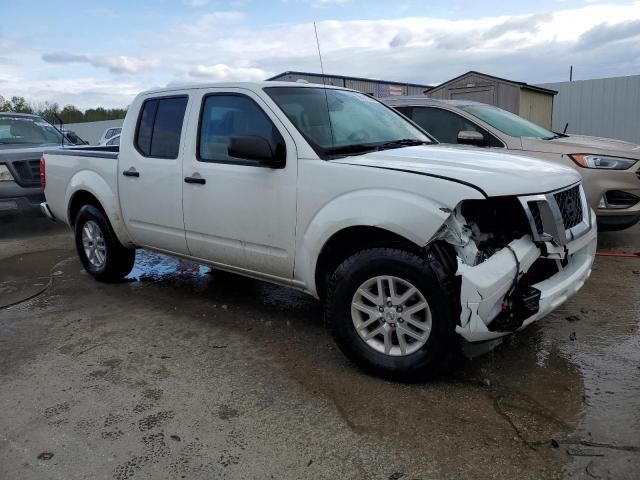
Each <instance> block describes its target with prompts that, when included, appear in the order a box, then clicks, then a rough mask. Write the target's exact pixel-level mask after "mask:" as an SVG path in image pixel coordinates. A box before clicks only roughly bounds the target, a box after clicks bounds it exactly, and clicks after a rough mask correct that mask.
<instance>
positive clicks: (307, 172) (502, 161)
mask: <svg viewBox="0 0 640 480" xmlns="http://www.w3.org/2000/svg"><path fill="white" fill-rule="evenodd" d="M41 168H42V172H41V176H42V182H43V186H44V188H45V196H46V200H47V202H46V203H44V204H43V205H42V209H43V211H44V212H45V213H46V214H47V215H49V216H50V217H52V218H55V219H59V220H61V221H63V222H66V223H68V224H69V225H71V226H73V227H74V229H75V239H76V247H77V250H78V254H79V256H80V259H81V261H82V263H83V265H84V267H85V269H86V270H87V271H88V272H89V273H90V274H91V275H93V276H94V277H95V278H96V279H98V280H102V281H118V280H121V279H122V278H123V277H125V276H126V275H127V274H128V273H129V272H130V270H131V268H132V267H133V264H134V260H135V248H148V249H153V250H157V251H160V252H164V253H168V254H171V255H178V256H181V257H185V258H189V259H192V260H195V261H196V262H201V263H205V264H209V265H211V266H213V267H215V268H219V269H222V270H228V271H231V272H236V273H239V274H242V275H247V276H251V277H255V278H259V279H263V280H267V281H270V282H276V283H279V284H283V285H288V286H291V287H293V288H297V289H300V290H303V291H305V292H307V293H309V294H311V295H313V296H315V297H317V298H319V299H321V300H322V301H323V302H324V305H325V307H326V309H325V311H326V315H327V317H328V319H329V320H330V322H331V325H332V331H333V334H334V336H335V339H336V341H337V343H338V345H339V346H340V348H341V349H342V351H343V352H344V353H345V354H346V355H347V356H348V357H349V358H350V359H351V360H352V361H353V362H354V363H356V364H357V365H358V366H360V367H361V368H363V369H365V370H366V371H367V372H370V373H373V374H375V375H379V376H384V377H388V378H389V377H390V378H395V379H401V380H407V381H411V380H422V379H426V378H430V377H433V376H434V375H437V374H440V373H442V372H443V371H445V370H446V369H447V368H448V367H450V366H451V365H452V363H453V360H454V358H455V356H456V354H457V353H458V352H459V351H460V347H461V346H462V345H465V344H469V343H470V344H478V343H482V342H485V344H486V343H496V340H497V339H500V338H501V337H504V336H505V335H508V334H509V333H511V332H514V331H516V330H519V329H521V328H524V327H525V326H526V325H528V324H530V323H531V322H533V321H535V320H538V319H539V318H541V317H543V316H545V315H546V314H548V313H549V312H550V311H552V310H553V309H555V308H556V307H558V305H560V304H561V303H562V302H564V301H565V300H567V298H569V297H570V296H572V295H573V294H574V293H575V292H576V291H577V290H578V289H579V288H580V287H581V286H582V285H583V283H584V282H585V280H586V279H587V278H588V277H589V275H590V273H591V265H592V262H593V258H594V254H595V248H596V228H595V222H594V215H593V212H592V211H591V209H590V208H589V207H588V205H587V201H586V198H585V194H584V191H583V188H582V185H581V183H580V176H579V175H578V174H577V173H576V172H575V171H573V170H572V169H569V168H566V167H562V166H557V165H554V164H551V163H547V162H544V161H539V160H535V159H531V158H526V157H522V158H514V157H513V156H512V155H502V154H500V153H495V152H483V151H478V150H472V149H464V148H455V147H445V146H440V145H436V144H435V142H433V141H432V139H431V138H430V137H429V136H428V135H426V134H425V133H424V132H423V131H422V130H420V129H419V128H418V127H417V126H416V125H415V124H413V123H411V121H409V120H407V119H406V118H404V117H403V116H401V115H399V114H397V113H396V112H395V111H394V110H392V109H391V108H389V107H387V106H385V105H383V104H382V103H380V102H378V101H377V100H375V99H373V98H371V97H369V96H367V95H364V94H361V93H359V92H355V91H351V90H347V89H341V88H333V87H331V88H329V87H327V88H324V87H323V86H319V85H310V84H292V83H279V82H264V83H229V84H215V85H207V86H202V85H199V86H194V87H190V88H187V87H185V88H174V89H161V90H155V91H149V92H145V93H142V94H140V95H138V96H137V97H136V99H135V100H134V101H133V103H132V105H131V107H130V108H129V111H128V113H127V117H126V119H125V121H124V125H123V127H122V136H121V143H120V147H119V151H118V149H117V148H111V149H110V148H95V147H94V148H93V150H91V149H86V148H68V149H65V150H63V151H52V152H48V153H45V154H44V155H43V158H42V161H41Z"/></svg>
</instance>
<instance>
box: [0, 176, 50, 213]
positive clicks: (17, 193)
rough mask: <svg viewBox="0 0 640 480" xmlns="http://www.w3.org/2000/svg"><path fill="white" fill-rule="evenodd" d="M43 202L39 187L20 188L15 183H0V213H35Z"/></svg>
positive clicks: (42, 194)
mask: <svg viewBox="0 0 640 480" xmlns="http://www.w3.org/2000/svg"><path fill="white" fill-rule="evenodd" d="M43 201H44V193H43V192H42V188H40V187H21V186H20V185H18V184H17V183H16V182H12V181H9V182H7V181H4V182H0V212H8V211H14V212H15V211H20V212H37V211H39V210H40V203H41V202H43Z"/></svg>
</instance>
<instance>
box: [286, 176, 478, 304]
mask: <svg viewBox="0 0 640 480" xmlns="http://www.w3.org/2000/svg"><path fill="white" fill-rule="evenodd" d="M471 195H473V194H471ZM463 199H464V198H460V199H459V200H463ZM459 200H458V201H459ZM456 204H457V201H456ZM454 207H455V205H447V204H445V203H443V202H440V201H437V200H434V199H431V198H428V197H426V196H421V195H417V194H413V193H410V192H406V191H401V190H391V189H382V188H375V189H365V190H358V191H354V192H349V193H347V194H345V195H342V196H340V197H337V198H335V199H333V200H332V201H331V202H329V203H328V204H326V205H325V206H324V207H322V208H321V209H320V210H319V211H318V212H317V213H316V214H315V215H314V216H313V218H312V219H311V220H310V221H309V222H308V224H307V225H306V228H304V230H303V232H304V233H303V234H302V235H301V237H299V240H298V248H297V254H296V267H295V268H296V271H295V276H296V278H297V279H299V280H301V281H302V282H303V283H304V284H305V286H306V289H307V290H308V291H309V292H310V293H312V294H313V295H315V296H316V297H321V296H322V293H323V292H322V291H321V290H319V289H318V279H319V278H320V277H319V275H320V273H319V270H318V266H320V271H322V268H324V269H325V271H326V268H327V258H329V259H333V258H334V257H333V254H328V253H327V252H328V251H331V250H332V249H333V250H335V245H337V244H339V243H340V241H341V240H342V241H346V242H347V244H348V246H349V248H346V247H345V251H350V250H351V247H352V246H353V245H354V243H355V242H356V241H357V245H358V246H359V247H360V249H363V248H370V247H373V246H376V247H380V246H385V244H384V242H391V243H392V245H400V244H401V245H402V246H404V247H405V248H408V249H421V248H423V247H425V246H426V245H427V244H428V243H429V241H430V240H431V238H433V236H434V235H435V234H436V233H437V231H438V230H439V229H440V227H441V226H442V224H443V223H444V222H445V220H446V219H447V218H448V217H449V215H450V214H451V211H452V209H453V208H454ZM328 242H331V243H328ZM327 246H328V247H329V250H327ZM321 257H322V260H321V261H320V259H321ZM328 265H332V262H329V263H328ZM320 286H322V282H320Z"/></svg>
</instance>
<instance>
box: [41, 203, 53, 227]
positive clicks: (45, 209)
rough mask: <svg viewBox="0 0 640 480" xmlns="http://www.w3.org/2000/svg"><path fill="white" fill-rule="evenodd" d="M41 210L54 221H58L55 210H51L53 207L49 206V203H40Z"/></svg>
mask: <svg viewBox="0 0 640 480" xmlns="http://www.w3.org/2000/svg"><path fill="white" fill-rule="evenodd" d="M40 211H41V212H42V214H43V215H44V216H45V217H47V218H48V219H50V220H53V221H54V222H55V221H56V217H55V216H54V215H53V212H51V209H50V208H49V204H48V203H47V202H42V203H41V204H40Z"/></svg>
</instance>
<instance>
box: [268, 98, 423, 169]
mask: <svg viewBox="0 0 640 480" xmlns="http://www.w3.org/2000/svg"><path fill="white" fill-rule="evenodd" d="M265 91H266V92H267V94H268V95H269V96H270V97H271V98H272V99H273V101H274V102H276V104H277V105H278V107H280V109H281V110H282V111H283V112H284V113H285V115H286V116H287V117H288V118H289V120H291V123H293V124H294V125H295V127H296V128H297V129H298V131H299V132H300V133H301V134H302V135H303V136H304V137H305V138H306V140H307V141H308V142H309V144H310V145H311V146H312V147H313V149H314V150H315V151H316V153H317V154H318V155H319V156H320V157H321V158H330V157H332V156H335V155H348V154H360V153H365V152H367V151H372V150H382V149H385V148H400V147H403V146H410V145H420V144H424V143H432V140H431V139H430V138H429V137H428V136H427V135H426V134H425V133H423V132H422V131H421V130H420V129H419V128H418V127H416V126H414V125H413V124H412V123H410V122H409V121H407V120H406V119H405V118H404V117H402V116H401V115H399V114H398V113H396V112H395V111H394V110H392V109H391V108H389V107H387V106H385V105H383V104H382V103H380V102H378V101H377V100H374V99H373V98H371V97H369V96H367V95H364V94H362V93H358V92H352V91H349V90H337V89H331V88H327V89H324V88H322V87H318V88H315V87H267V88H265Z"/></svg>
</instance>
